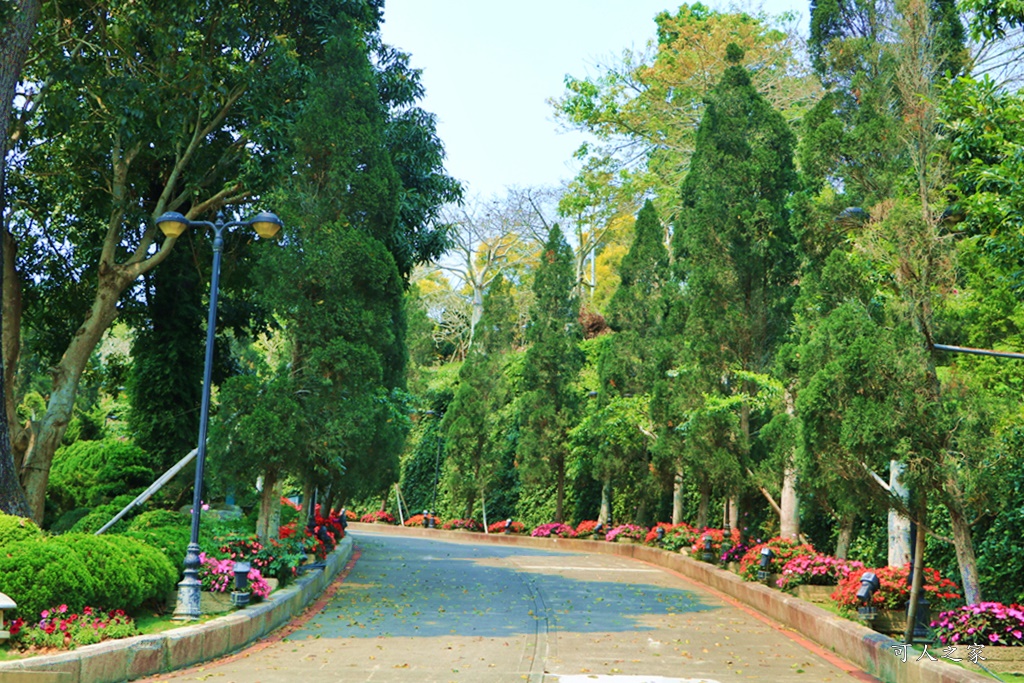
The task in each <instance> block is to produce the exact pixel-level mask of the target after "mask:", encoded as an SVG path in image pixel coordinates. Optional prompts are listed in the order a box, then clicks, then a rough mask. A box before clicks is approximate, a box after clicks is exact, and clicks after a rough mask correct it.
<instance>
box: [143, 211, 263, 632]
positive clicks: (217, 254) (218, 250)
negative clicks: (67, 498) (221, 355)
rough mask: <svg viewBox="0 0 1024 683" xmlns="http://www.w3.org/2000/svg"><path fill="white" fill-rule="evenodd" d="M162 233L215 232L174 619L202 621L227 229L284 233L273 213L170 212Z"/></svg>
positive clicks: (159, 220)
mask: <svg viewBox="0 0 1024 683" xmlns="http://www.w3.org/2000/svg"><path fill="white" fill-rule="evenodd" d="M156 223H157V225H158V226H160V230H161V231H162V232H163V233H164V235H165V236H166V237H167V238H168V239H175V238H177V237H178V236H180V235H181V234H182V233H183V232H185V230H187V229H188V228H191V227H197V228H207V229H210V230H213V272H212V274H211V276H210V312H209V316H208V317H207V319H206V360H205V364H204V366H203V402H202V409H201V411H200V414H199V446H198V448H197V453H196V481H195V489H194V491H193V492H192V533H191V535H190V536H189V543H188V550H187V551H186V552H185V576H184V578H183V579H182V580H181V582H180V583H179V584H178V604H177V606H176V607H175V608H174V617H173V618H174V619H178V620H195V619H198V618H199V614H200V612H199V593H200V591H201V589H202V583H201V582H200V581H199V513H200V508H201V506H202V495H203V465H204V464H205V463H206V429H207V426H208V425H209V422H210V375H211V373H212V366H213V341H214V334H215V332H216V327H217V290H218V289H219V287H220V261H221V254H222V253H223V252H224V230H226V229H227V228H234V227H240V226H246V227H252V228H253V229H254V230H255V231H256V234H258V235H259V236H260V237H262V238H263V239H273V238H274V237H275V236H276V235H277V233H278V232H279V231H280V230H281V219H279V218H278V217H277V216H275V215H274V214H272V213H265V212H263V213H258V214H256V215H255V216H253V217H252V218H250V219H249V220H247V221H228V222H227V223H225V222H224V219H223V216H222V215H221V214H219V213H218V214H217V220H216V221H214V222H213V223H211V222H209V221H193V220H189V219H188V218H186V217H185V216H183V215H181V214H180V213H177V212H174V211H169V212H167V213H165V214H163V215H162V216H160V217H159V218H157V219H156Z"/></svg>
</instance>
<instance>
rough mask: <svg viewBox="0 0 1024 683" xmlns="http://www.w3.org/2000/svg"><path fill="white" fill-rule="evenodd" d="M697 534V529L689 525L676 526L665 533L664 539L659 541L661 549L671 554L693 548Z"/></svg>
mask: <svg viewBox="0 0 1024 683" xmlns="http://www.w3.org/2000/svg"><path fill="white" fill-rule="evenodd" d="M698 533H699V532H698V531H697V529H696V528H695V527H692V526H690V525H689V524H686V523H683V524H677V525H675V526H674V527H672V529H671V530H670V531H668V532H666V533H665V538H663V539H661V547H662V548H664V549H665V550H668V551H669V552H673V553H675V552H679V551H680V550H686V549H689V548H690V547H692V546H693V541H694V539H695V538H697V535H698Z"/></svg>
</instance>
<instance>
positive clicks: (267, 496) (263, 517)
mask: <svg viewBox="0 0 1024 683" xmlns="http://www.w3.org/2000/svg"><path fill="white" fill-rule="evenodd" d="M276 490H277V472H276V471H274V470H265V471H264V472H263V491H262V492H260V513H259V515H258V516H257V518H256V535H257V536H259V538H260V541H262V542H263V543H266V542H267V541H269V540H270V539H271V538H272V536H271V535H270V528H271V526H272V524H271V518H272V517H273V516H274V510H275V509H277V510H279V509H280V507H281V503H280V499H279V498H277V497H275V496H274V494H275V492H276ZM275 502H276V503H277V506H276V507H275V505H274V503H275ZM278 514H280V513H278ZM279 519H280V518H279ZM274 535H275V536H276V535H277V534H276V533H275V534H274Z"/></svg>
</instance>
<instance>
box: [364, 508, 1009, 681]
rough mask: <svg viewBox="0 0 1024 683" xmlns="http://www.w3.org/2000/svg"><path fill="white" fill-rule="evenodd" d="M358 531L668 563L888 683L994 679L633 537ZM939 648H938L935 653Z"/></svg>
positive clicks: (370, 527)
mask: <svg viewBox="0 0 1024 683" xmlns="http://www.w3.org/2000/svg"><path fill="white" fill-rule="evenodd" d="M349 530H350V531H354V532H356V533H358V532H359V531H368V532H373V533H395V534H401V535H405V536H416V537H419V538H435V539H439V540H440V539H444V540H446V541H456V542H459V541H461V542H473V543H479V542H485V543H494V544H500V545H516V546H521V547H528V548H538V549H543V550H564V551H569V552H573V551H575V552H588V553H600V554H604V555H619V556H622V557H629V558H633V559H636V560H640V561H643V562H648V563H650V564H654V565H657V566H659V567H664V568H666V569H670V570H672V571H674V572H678V573H679V574H681V575H683V576H685V577H686V578H688V579H690V580H692V581H696V582H698V583H701V584H704V585H705V586H708V587H709V588H713V589H715V590H716V591H719V592H720V593H723V594H725V595H727V596H729V597H730V598H732V599H734V600H736V601H738V602H740V603H743V604H745V605H747V606H748V607H751V608H753V609H755V610H757V611H758V612H760V613H761V614H764V615H765V616H766V617H768V618H770V619H772V620H773V621H775V622H778V623H779V624H782V625H783V626H786V627H788V628H791V629H793V630H794V631H796V632H797V633H800V634H801V635H803V636H804V637H806V638H808V639H809V640H812V641H814V642H815V643H817V644H818V645H820V646H822V647H823V648H825V649H826V650H829V651H831V652H834V653H835V654H837V655H839V656H840V657H842V658H843V659H845V660H847V661H849V662H850V663H852V664H854V665H855V666H857V667H858V668H860V669H862V670H863V671H865V672H867V673H869V674H871V675H872V676H875V677H876V678H878V679H879V680H881V681H883V682H884V683H991V682H992V680H993V679H992V678H989V677H988V676H983V675H981V674H979V673H975V672H974V671H971V670H968V669H964V668H961V667H958V666H954V665H952V664H946V663H944V662H942V661H941V660H940V661H937V662H932V661H928V660H927V659H926V660H924V661H921V662H915V661H913V660H910V659H908V661H907V662H906V663H904V662H903V661H901V659H900V658H899V657H897V656H896V655H895V653H894V652H893V650H892V646H893V645H898V644H899V643H897V641H895V640H893V639H892V638H890V637H889V636H887V635H884V634H882V633H878V632H877V631H873V630H871V629H869V628H867V627H866V626H863V625H862V624H858V623H856V622H854V621H851V620H849V619H844V618H842V617H839V616H836V615H835V614H833V613H831V612H829V611H827V610H824V609H822V608H821V607H818V606H816V605H813V604H811V603H809V602H804V601H803V600H800V599H799V598H796V597H794V596H792V595H789V594H787V593H783V592H782V591H780V590H775V589H772V588H768V587H767V586H764V585H761V584H759V583H752V582H749V581H744V580H743V579H741V578H740V577H739V576H737V575H736V574H734V573H732V572H730V571H726V570H725V569H719V568H718V567H716V566H714V565H711V564H708V563H706V562H698V561H697V560H694V559H691V558H689V557H687V556H685V555H682V554H679V553H671V552H668V551H666V550H661V549H660V548H652V547H650V546H645V545H638V544H632V543H608V542H606V541H589V540H580V539H575V538H533V537H531V536H518V535H515V534H483V533H470V532H465V531H445V530H443V529H424V528H422V527H400V526H394V525H385V524H361V523H352V522H350V523H349ZM937 654H938V653H936V655H937Z"/></svg>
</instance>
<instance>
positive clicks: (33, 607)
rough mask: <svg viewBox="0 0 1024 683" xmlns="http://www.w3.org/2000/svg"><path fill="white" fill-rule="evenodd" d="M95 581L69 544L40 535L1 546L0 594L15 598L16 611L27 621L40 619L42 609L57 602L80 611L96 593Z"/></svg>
mask: <svg viewBox="0 0 1024 683" xmlns="http://www.w3.org/2000/svg"><path fill="white" fill-rule="evenodd" d="M94 583H95V579H94V578H93V576H92V574H90V573H89V571H88V569H86V567H85V565H84V564H83V562H82V560H81V558H80V557H79V556H78V553H76V552H75V551H74V550H72V549H71V548H70V547H68V546H67V545H58V544H54V543H51V542H50V541H49V539H42V538H40V539H30V540H26V541H17V542H15V543H11V544H10V545H7V546H5V547H3V548H0V593H6V594H7V595H8V596H9V597H10V598H11V599H12V600H14V602H15V603H16V604H17V605H18V607H17V609H16V610H14V611H15V612H16V614H17V616H19V617H21V618H22V619H24V620H25V621H31V622H35V621H38V619H39V615H40V612H42V611H43V610H45V609H49V608H50V607H54V606H56V605H67V606H68V608H69V609H71V610H72V611H76V612H77V611H80V610H81V609H82V608H83V607H85V606H86V604H88V600H89V598H90V597H91V596H92V595H93V594H94V592H95V590H96V588H95V586H94V585H93V584H94Z"/></svg>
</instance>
